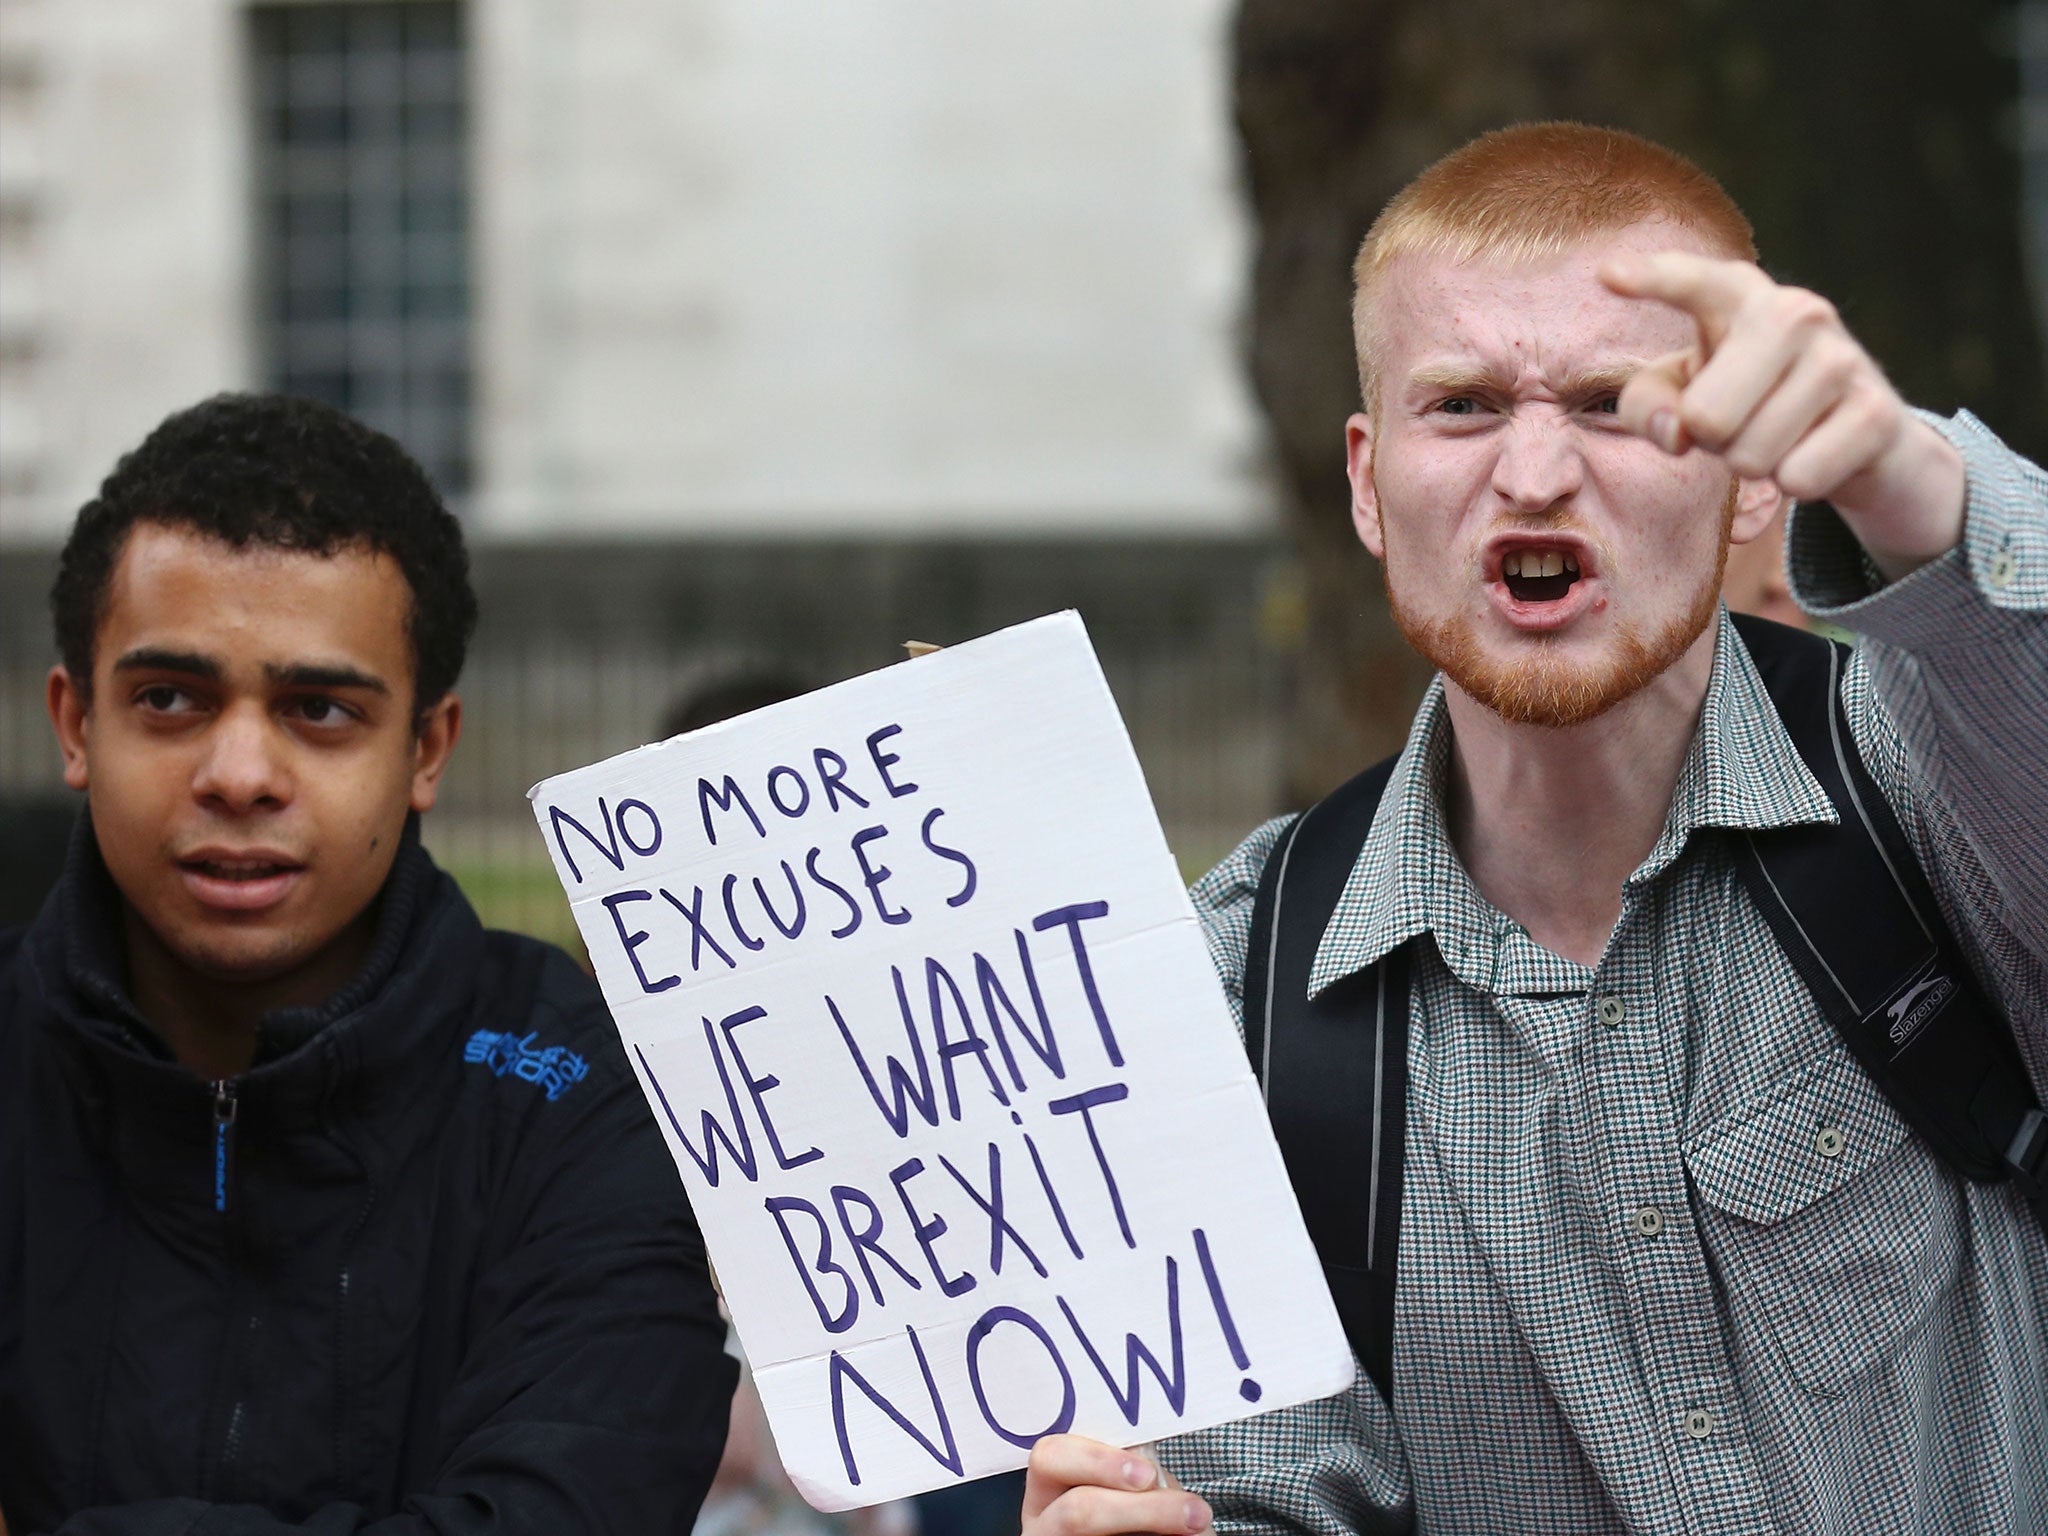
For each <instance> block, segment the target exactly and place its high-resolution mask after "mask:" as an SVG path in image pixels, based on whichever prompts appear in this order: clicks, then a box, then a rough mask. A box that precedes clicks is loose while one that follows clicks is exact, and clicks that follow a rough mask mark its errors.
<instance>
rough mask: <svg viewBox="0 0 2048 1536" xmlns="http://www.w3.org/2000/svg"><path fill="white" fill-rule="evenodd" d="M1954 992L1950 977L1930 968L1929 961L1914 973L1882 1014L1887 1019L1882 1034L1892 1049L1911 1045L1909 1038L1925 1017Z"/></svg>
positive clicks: (1927, 1018)
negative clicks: (1923, 967) (1889, 1042)
mask: <svg viewBox="0 0 2048 1536" xmlns="http://www.w3.org/2000/svg"><path fill="white" fill-rule="evenodd" d="M1955 993H1956V984H1955V980H1954V978H1952V977H1950V976H1947V975H1944V974H1943V973H1942V972H1940V971H1936V970H1934V968H1933V964H1932V962H1930V963H1929V964H1928V966H1927V967H1926V968H1925V969H1924V970H1922V971H1920V972H1919V973H1918V974H1917V975H1916V976H1914V978H1913V979H1912V980H1911V981H1909V982H1908V983H1907V984H1906V988H1905V990H1904V991H1902V992H1900V993H1899V995H1898V996H1896V997H1894V998H1893V999H1892V1000H1891V1002H1890V1003H1888V1004H1886V1006H1885V1010H1884V1015H1885V1018H1886V1019H1887V1020H1888V1021H1889V1022H1888V1024H1887V1026H1886V1028H1885V1035H1886V1036H1887V1038H1889V1039H1890V1041H1891V1043H1892V1047H1893V1049H1894V1051H1895V1052H1896V1051H1902V1050H1904V1049H1905V1048H1906V1046H1907V1045H1909V1044H1911V1043H1912V1039H1913V1037H1914V1036H1915V1035H1917V1034H1919V1033H1920V1031H1921V1029H1922V1028H1924V1027H1925V1025H1926V1023H1927V1021H1928V1020H1929V1019H1931V1018H1933V1017H1934V1016H1935V1015H1936V1014H1937V1013H1939V1012H1941V1010H1942V1007H1943V1006H1944V1005H1945V1004H1946V1003H1947V1002H1948V1000H1949V999H1950V998H1951V997H1954V996H1955Z"/></svg>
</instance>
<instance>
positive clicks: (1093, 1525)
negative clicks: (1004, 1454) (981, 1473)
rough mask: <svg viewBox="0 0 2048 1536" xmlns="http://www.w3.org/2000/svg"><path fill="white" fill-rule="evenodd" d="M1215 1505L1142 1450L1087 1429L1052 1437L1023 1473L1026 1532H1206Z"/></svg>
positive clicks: (1190, 1535)
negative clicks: (1188, 1489)
mask: <svg viewBox="0 0 2048 1536" xmlns="http://www.w3.org/2000/svg"><path fill="white" fill-rule="evenodd" d="M1211 1529H1212V1526H1211V1516H1210V1514H1209V1506H1208V1505H1207V1504H1205V1503H1203V1502H1202V1501H1201V1500H1200V1499H1198V1498H1196V1497H1195V1496H1194V1495H1193V1494H1191V1493H1188V1492H1186V1491H1185V1490H1184V1489H1182V1487H1181V1486H1180V1484H1179V1483H1177V1482H1176V1481H1174V1478H1173V1475H1172V1474H1171V1473H1169V1472H1164V1471H1161V1470H1160V1468H1159V1467H1157V1466H1155V1465H1154V1464H1153V1463H1152V1462H1151V1461H1150V1460H1149V1459H1147V1458H1146V1457H1145V1455H1144V1454H1143V1453H1142V1452H1139V1451H1124V1450H1118V1449H1117V1448H1116V1447H1115V1446H1113V1445H1105V1444H1104V1443H1103V1442H1102V1441H1100V1440H1089V1439H1086V1438H1085V1437H1083V1436H1081V1435H1047V1436H1046V1437H1045V1438H1044V1439H1043V1440H1040V1441H1039V1442H1038V1444H1036V1445H1035V1446H1033V1447H1032V1448H1031V1467H1030V1470H1029V1471H1028V1472H1026V1473H1025V1475H1024V1528H1023V1531H1022V1532H1021V1536H1123V1533H1125V1532H1152V1533H1155V1536H1200V1533H1203V1532H1207V1531H1210V1530H1211Z"/></svg>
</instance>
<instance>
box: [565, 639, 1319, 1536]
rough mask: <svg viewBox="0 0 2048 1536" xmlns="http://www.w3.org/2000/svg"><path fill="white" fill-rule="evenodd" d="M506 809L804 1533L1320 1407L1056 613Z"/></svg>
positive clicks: (1265, 1227)
mask: <svg viewBox="0 0 2048 1536" xmlns="http://www.w3.org/2000/svg"><path fill="white" fill-rule="evenodd" d="M532 800H533V807H534V812H535V815H536V817H537V818H538V819H539V823H540V829H541V833H542V835H543V837H544V838H545V839H546V841H547V846H548V851H549V853H550V855H551V856H552V857H553V859H554V861H555V866H556V869H557V872H558V873H559V874H560V875H561V878H562V884H563V886H564V888H565V889H566V890H567V891H568V893H569V898H570V902H571V905H572V907H573V909H574V911H575V914H576V920H577V923H578V925H579V926H580V928H581V930H582V933H583V937H584V940H585V942H586V943H587V944H588V945H589V948H590V954H591V958H592V960H593V962H594V963H595V965H596V967H597V973H598V979H599V981H600V982H601V984H602V985H603V988H604V992H605V996H606V998H607V999H608V1000H609V1001H610V1004H611V1007H612V1012H613V1015H614V1017H615V1018H616V1019H617V1021H618V1026H619V1031H620V1034H621V1035H622V1036H623V1039H624V1043H625V1047H626V1054H627V1057H628V1059H629V1060H630V1061H631V1062H632V1064H633V1068H634V1071H635V1072H636V1073H637V1074H638V1076H639V1079H640V1084H641V1087H642V1089H643V1090H644V1091H645V1092H646V1094H647V1098H648V1103H649V1105H650V1107H651V1108H652V1109H653V1111H654V1114H655V1119H656V1121H657V1123H658V1124H659V1125H660V1127H661V1132H662V1135H663V1136H664V1137H665V1138H666V1139H667V1142H668V1146H669V1151H670V1153H671V1154H672V1155H673V1156H674V1158H675V1160H676V1166H677V1168H678V1169H679V1170H680V1172H681V1174H682V1178H683V1182H684V1183H685V1185H686V1186H687V1187H688V1190H689V1193H690V1198H691V1202H692V1204H693V1206H694V1208H695V1210H696V1212H697V1215H698V1219H699V1221H700V1222H701V1223H702V1225H703V1228H704V1232H705V1235H706V1238H707V1241H708V1242H709V1245H710V1251H711V1258H712V1262H713V1264H714V1266H715V1267H716V1268H717V1271H718V1274H719V1278H720V1281H721V1283H722V1285H723V1288H724V1292H725V1296H726V1301H727V1304H728V1305H729V1307H730V1308H731V1310H732V1313H733V1318H734V1321H735V1323H736V1324H737V1325H738V1328H739V1332H740V1337H741V1340H742V1342H743V1343H744V1345H745V1347H746V1350H747V1354H748V1357H749V1359H750V1360H751V1361H752V1362H753V1366H754V1375H755V1381H756V1383H757V1385H758V1387H759V1389H760V1393H761V1398H762V1401H763V1403H764V1404H765V1406H766V1408H767V1410H768V1417H769V1422H770V1425H771V1427H772V1428H773V1430H774V1434H775V1438H776V1443H777V1446H778V1448H779V1450H780V1451H781V1454H782V1458H783V1462H784V1464H785V1466H786V1467H787V1468H788V1469H789V1472H790V1474H791V1476H792V1477H793V1478H794V1479H795V1481H796V1483H797V1486H798V1487H799V1488H800V1489H801V1490H802V1491H803V1493H804V1496H805V1497H806V1498H808V1499H809V1500H810V1501H811V1502H812V1503H813V1504H814V1505H816V1506H817V1507H818V1508H820V1509H828V1510H829V1509H844V1508H850V1507H854V1506H859V1505H866V1504H873V1503H877V1502H880V1501H882V1500H885V1499H891V1498H897V1497H902V1496H904V1495H907V1494H911V1493H915V1492H920V1491H922V1490H924V1489H928V1488H933V1487H938V1486H942V1485H944V1484H947V1483H951V1482H956V1481H959V1480H962V1479H964V1478H971V1477H981V1476H986V1475H988V1474H989V1473H992V1472H998V1471H1003V1470H1006V1469H1008V1468H1012V1467H1017V1466H1021V1465H1023V1463H1024V1461H1025V1458H1026V1456H1027V1454H1028V1452H1029V1448H1030V1446H1031V1444H1032V1442H1033V1441H1034V1440H1036V1439H1037V1438H1038V1437H1039V1436H1040V1435H1042V1434H1045V1433H1048V1432H1051V1431H1056V1430H1068V1429H1071V1430H1073V1431H1076V1432H1078V1433H1082V1434H1088V1435H1093V1436H1096V1437H1098V1438H1101V1439H1105V1440H1110V1441H1114V1442H1117V1443H1120V1444H1126V1445H1128V1444H1135V1443H1137V1442H1139V1441H1143V1440H1151V1439H1155V1438H1159V1437H1162V1436H1166V1435H1171V1434H1176V1433H1179V1432H1182V1431H1185V1430H1189V1429H1195V1428H1201V1427H1205V1426H1208V1425H1211V1424H1217V1423H1221V1422H1224V1421H1226V1420H1229V1419H1232V1418H1237V1417H1242V1416H1244V1415H1246V1414H1248V1413H1252V1412H1260V1411H1265V1410H1267V1409H1270V1408H1274V1407H1280V1406H1283V1405H1286V1404H1290V1403H1296V1402H1302V1401H1306V1400H1308V1399H1311V1398H1315V1397H1322V1396H1327V1395H1329V1394H1330V1393H1333V1392H1336V1391H1339V1390H1341V1389H1342V1388H1344V1387H1345V1386H1347V1385H1348V1384H1349V1383H1350V1381H1351V1377H1352V1365H1351V1356H1350V1352H1349V1349H1348V1347H1347V1346H1346V1344H1345V1342H1344V1336H1343V1331H1342V1329H1341V1327H1340V1325H1339V1323H1338V1321H1337V1316H1336V1312H1335V1309H1334V1308H1333V1306H1332V1305H1331V1302H1330V1299H1329V1293H1328V1290H1327V1288H1326V1287H1325V1285H1324V1282H1323V1278H1322V1273H1321V1270H1320V1269H1319V1267H1318V1265H1317V1263H1316V1259H1315V1255H1314V1251H1313V1249H1312V1248H1311V1246H1310V1243H1309V1241H1308V1238H1307V1235H1306V1233H1305V1232H1304V1230H1303V1228H1302V1223H1301V1217H1300V1214H1299V1210H1298V1208H1297V1206H1296V1204H1295V1200H1294V1196H1293V1192H1292V1190H1291V1189H1290V1188H1289V1186H1288V1183H1287V1178H1286V1174H1285V1171H1284V1169H1283V1167H1282V1165H1281V1161H1280V1156H1279V1152H1278V1150H1277V1149H1276V1148H1275V1146H1274V1143H1273V1138H1272V1133H1271V1131H1270V1129H1269V1127H1268V1125H1267V1122H1266V1117H1265V1109H1264V1105H1263V1104H1262V1103H1261V1101H1260V1098H1259V1093H1258V1088H1257V1086H1256V1084H1255V1083H1254V1081H1253V1079H1252V1075H1251V1071H1250V1067H1249V1065H1248V1063H1247V1062H1246V1060H1245V1055H1244V1050H1243V1047H1242V1045H1241V1044H1240V1042H1239V1040H1238V1037H1237V1033H1236V1031H1235V1030H1234V1029H1233V1027H1232V1024H1231V1020H1230V1014H1229V1005H1228V1003H1227V1001H1226V999H1225V998H1224V996H1223V992H1222V988H1221V986H1220V985H1219V983H1218V981H1217V978H1216V973H1215V970H1214V968H1213V966H1212V965H1211V962H1210V959H1209V955H1208V952H1207V948H1206V946H1205V944H1204V942H1203V938H1202V934H1201V930H1200V927H1199V925H1198V924H1197V922H1196V919H1195V916H1194V912H1193V909H1192V908H1191V907H1190V906H1189V904H1188V900H1187V896H1186V894H1185V892H1184V890H1183V889H1182V885H1181V879H1180V875H1179V871H1178V870H1177V869H1176V867H1175V864H1174V861H1173V858H1172V856H1171V854H1170V853H1169V852H1168V850H1167V846H1166V840H1165V837H1164V836H1163V834H1162V833H1161V831H1160V828H1159V822H1158V818H1157V816H1156V815H1155V813H1154V811H1153V809H1152V805H1151V801H1150V798H1149V797H1148V795H1147V794H1146V791H1145V784H1144V779H1143V776H1142V774H1141V773H1140V771H1139V767H1138V762H1137V758H1136V756H1135V754H1134V753H1133V752H1132V750H1131V745H1130V741H1129V738H1128V737H1127V736H1126V734H1125V732H1124V729H1123V723H1122V720H1121V719H1120V717H1119V716H1118V713H1117V710H1116V705H1115V703H1114V701H1113V700H1112V698H1111V697H1110V693H1109V689H1108V686H1107V684H1106V683H1105V682H1104V680H1103V677H1102V672H1101V669H1100V667H1099V665H1098V664H1097V662H1096V659H1095V655H1094V652H1093V650H1092V649H1091V648H1090V646H1089V644H1088V638H1087V635H1086V632H1085V631H1084V630H1083V628H1082V626H1081V621H1080V619H1079V617H1078V616H1076V615H1074V614H1071V613H1065V614H1057V615H1053V616H1051V617H1048V618H1044V619H1039V620H1036V621H1034V622H1032V623H1029V624H1024V625H1020V626H1018V627H1016V628H1014V629H1008V630H1004V631H1002V632H1000V633H997V634H994V635H990V636H987V637H985V638H983V639H981V640H976V641H973V642H971V643H969V644H966V645H961V646H957V647H954V648H952V649H949V650H945V651H941V652H939V653H937V654H934V655H931V656H926V657H920V658H918V659H917V660H914V661H908V662H904V663H902V664H899V665H897V666H893V667H889V668H887V669H885V670H883V671H880V672H875V673H871V674H869V675H867V676H865V677H858V678H854V679H851V680H850V681H847V682H844V683H840V684H838V685H836V686H834V687H830V688H825V689H822V690H820V691H818V692H817V693H813V694H809V695H807V696H805V697H803V698H800V699H795V700H791V701H790V702H788V703H786V704H780V705H777V706H775V707H773V708H771V709H766V710H761V711H757V712H755V713H754V714H751V715H746V716H742V717H740V718H738V719H735V720H731V721H727V722H725V723H723V724H720V725H715V726H711V727H708V728H706V729H705V730H702V731H698V732H694V733H692V734H690V735H688V736H683V737H678V738H676V739H675V740H672V741H668V742H663V743H658V744H656V745H654V746H649V747H643V748H641V749H639V750H638V751H635V752H629V753H626V754H624V755H622V756H619V757H615V758H612V759H610V760H609V761H606V762H603V763H598V764H596V765H594V766H592V767H588V768H584V769H580V770H578V771H576V772H573V773H566V774H562V775H559V776H558V777H555V778H552V779H549V780H547V781H546V782H544V783H542V784H540V785H538V786H536V787H535V788H534V790H533V791H532Z"/></svg>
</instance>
